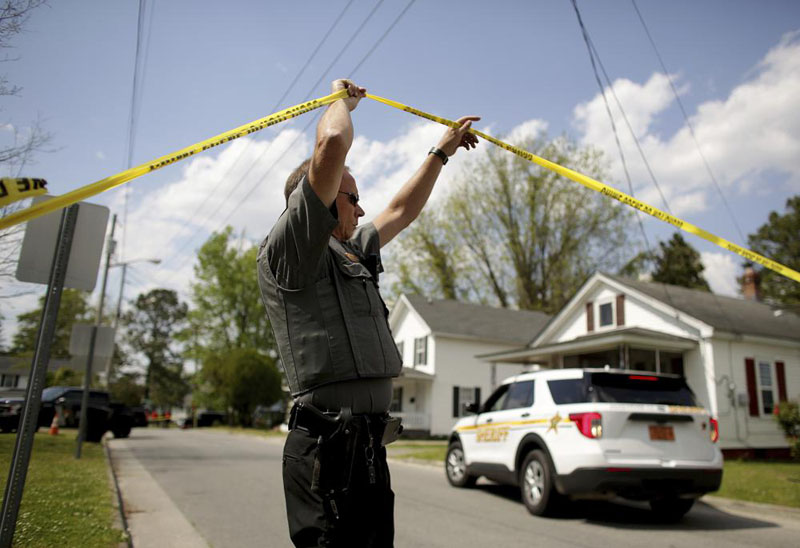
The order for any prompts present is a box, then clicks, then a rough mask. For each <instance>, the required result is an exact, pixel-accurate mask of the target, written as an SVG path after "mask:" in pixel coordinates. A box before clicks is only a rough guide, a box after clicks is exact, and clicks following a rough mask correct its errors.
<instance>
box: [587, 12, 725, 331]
mask: <svg viewBox="0 0 800 548" xmlns="http://www.w3.org/2000/svg"><path fill="white" fill-rule="evenodd" d="M572 5H573V7H574V8H575V14H576V15H577V17H578V23H579V25H580V27H581V30H582V32H583V37H584V41H585V42H586V47H587V49H588V50H589V57H590V58H592V59H594V57H596V58H597V64H598V65H600V68H601V70H602V71H603V75H604V76H605V79H606V82H607V83H608V85H609V88H610V89H611V92H612V95H613V96H614V99H615V101H616V103H617V107H619V110H620V112H621V113H622V116H623V118H624V119H625V123H626V124H627V126H628V130H629V131H630V132H631V136H632V137H633V140H634V142H636V144H637V147H638V148H639V153H640V154H641V155H642V160H644V162H645V164H646V165H647V166H648V170H649V171H650V167H649V163H648V162H647V159H646V158H645V156H644V151H643V150H642V148H641V147H639V141H638V139H637V138H636V134H635V133H634V132H633V128H632V127H631V125H630V123H629V122H628V117H627V116H626V115H625V110H624V109H623V108H622V103H621V102H620V101H619V98H618V97H617V95H616V93H615V92H614V88H613V86H612V85H611V80H610V78H609V77H608V73H606V71H605V68H604V67H603V62H602V61H601V60H600V54H599V53H598V52H597V49H596V48H595V47H594V44H593V43H592V41H591V38H590V37H589V32H588V30H587V29H586V27H585V25H584V24H583V19H582V18H581V14H580V10H579V9H578V4H577V0H572ZM592 68H593V69H594V72H595V78H596V79H597V81H598V83H600V79H599V77H598V76H597V68H596V66H595V63H594V61H592ZM601 87H602V86H601ZM602 92H603V90H602V89H601V93H602ZM603 100H605V93H603ZM606 110H607V112H608V115H609V117H611V118H612V120H611V127H612V129H614V132H615V137H616V129H615V127H616V126H615V125H614V120H613V116H611V110H610V109H609V108H608V102H607V101H606ZM617 146H618V147H620V144H619V139H617ZM620 155H622V149H621V147H620ZM650 175H651V177H652V178H653V183H654V184H655V185H656V187H657V188H658V189H659V193H661V189H660V187H658V182H657V181H656V179H655V175H654V174H653V172H652V171H650ZM626 176H627V171H626ZM628 184H629V186H630V191H631V195H633V187H632V186H631V183H630V179H628ZM661 197H662V199H663V200H664V205H665V206H666V208H667V211H669V204H667V202H666V198H665V197H664V195H663V194H661ZM637 213H638V211H637ZM670 213H672V212H671V211H670ZM639 226H640V228H641V230H642V235H643V236H644V238H645V246H646V248H647V252H648V255H649V256H650V257H655V256H654V255H653V252H652V250H651V248H650V244H649V242H648V241H647V235H646V234H645V232H644V226H643V225H642V223H641V220H640V223H639ZM659 283H660V285H661V288H662V289H663V291H664V295H665V297H666V299H667V302H668V304H669V305H670V307H672V308H673V309H674V310H675V311H676V313H677V312H678V308H677V307H676V306H675V303H674V302H673V300H672V296H671V295H670V291H669V289H668V288H667V284H665V283H663V282H659ZM710 293H711V295H712V296H713V298H714V302H715V303H716V305H717V308H718V309H719V310H720V311H721V312H722V314H723V316H725V318H726V320H727V321H728V324H729V325H731V326H732V325H733V323H732V322H731V319H730V316H729V315H728V313H727V311H726V310H725V308H724V307H723V306H722V305H721V303H720V302H719V297H718V296H717V295H716V294H715V293H714V292H713V291H710Z"/></svg>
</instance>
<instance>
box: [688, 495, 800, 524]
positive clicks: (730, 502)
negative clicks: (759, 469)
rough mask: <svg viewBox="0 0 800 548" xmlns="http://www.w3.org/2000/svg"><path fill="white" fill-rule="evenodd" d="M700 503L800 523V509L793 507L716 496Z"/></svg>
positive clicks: (707, 496)
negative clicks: (778, 517) (780, 517)
mask: <svg viewBox="0 0 800 548" xmlns="http://www.w3.org/2000/svg"><path fill="white" fill-rule="evenodd" d="M700 502H704V503H706V504H708V505H709V506H712V507H714V508H716V509H717V510H724V511H733V512H735V511H737V510H738V511H740V512H758V513H760V514H761V515H767V516H771V517H775V516H776V515H778V516H782V517H784V518H787V519H791V520H793V521H800V508H795V507H793V506H783V505H780V504H767V503H763V502H751V501H749V500H741V499H729V498H726V497H718V496H714V495H706V496H704V497H702V498H701V499H700Z"/></svg>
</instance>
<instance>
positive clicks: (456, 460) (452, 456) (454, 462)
mask: <svg viewBox="0 0 800 548" xmlns="http://www.w3.org/2000/svg"><path fill="white" fill-rule="evenodd" d="M444 471H445V475H446V476H447V481H448V482H450V485H452V486H453V487H473V486H474V485H475V482H476V481H478V477H477V476H472V475H470V474H468V473H467V464H466V462H465V460H464V449H463V447H461V442H460V441H454V442H453V443H451V444H450V445H449V446H448V448H447V455H446V456H445V458H444Z"/></svg>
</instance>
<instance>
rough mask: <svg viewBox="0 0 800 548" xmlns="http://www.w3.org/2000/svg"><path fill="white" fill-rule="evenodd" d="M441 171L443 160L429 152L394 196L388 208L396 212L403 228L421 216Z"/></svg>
mask: <svg viewBox="0 0 800 548" xmlns="http://www.w3.org/2000/svg"><path fill="white" fill-rule="evenodd" d="M441 172H442V161H441V160H440V159H439V158H438V157H436V156H434V155H433V154H428V157H427V158H425V161H424V162H422V165H421V166H420V167H419V169H417V171H416V173H414V175H412V176H411V178H410V179H409V180H408V181H407V182H406V183H405V184H404V185H403V186H402V187H401V188H400V190H399V191H398V192H397V194H396V195H395V196H394V198H392V201H391V202H390V203H389V207H388V209H389V210H391V211H395V212H396V214H397V215H398V217H399V220H400V224H401V225H402V228H405V227H407V226H408V225H409V224H411V223H412V222H413V221H414V219H416V218H417V217H418V216H419V214H420V212H421V211H422V208H423V207H425V204H426V203H427V202H428V198H430V196H431V192H433V187H434V185H435V184H436V180H437V179H438V178H439V174H440V173H441Z"/></svg>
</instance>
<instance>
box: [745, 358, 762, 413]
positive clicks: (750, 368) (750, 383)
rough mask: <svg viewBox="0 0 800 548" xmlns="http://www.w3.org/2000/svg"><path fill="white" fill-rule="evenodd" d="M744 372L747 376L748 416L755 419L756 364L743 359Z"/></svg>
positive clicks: (756, 408)
mask: <svg viewBox="0 0 800 548" xmlns="http://www.w3.org/2000/svg"><path fill="white" fill-rule="evenodd" d="M744 370H745V373H746V374H747V399H748V400H749V403H750V416H751V417H757V416H758V415H759V413H758V392H757V391H756V362H755V360H754V359H753V358H745V359H744Z"/></svg>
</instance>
